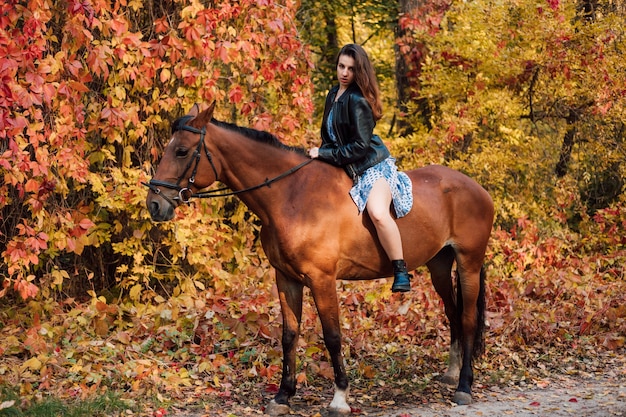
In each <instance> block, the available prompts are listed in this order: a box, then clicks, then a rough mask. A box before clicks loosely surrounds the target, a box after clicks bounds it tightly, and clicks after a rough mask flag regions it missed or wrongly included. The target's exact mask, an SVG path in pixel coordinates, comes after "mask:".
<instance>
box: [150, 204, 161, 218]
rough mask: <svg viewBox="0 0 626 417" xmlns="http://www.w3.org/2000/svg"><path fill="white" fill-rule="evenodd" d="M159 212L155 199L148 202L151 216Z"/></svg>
mask: <svg viewBox="0 0 626 417" xmlns="http://www.w3.org/2000/svg"><path fill="white" fill-rule="evenodd" d="M158 212H159V203H158V202H157V201H153V202H151V203H150V214H152V215H153V216H154V215H155V214H157V213H158Z"/></svg>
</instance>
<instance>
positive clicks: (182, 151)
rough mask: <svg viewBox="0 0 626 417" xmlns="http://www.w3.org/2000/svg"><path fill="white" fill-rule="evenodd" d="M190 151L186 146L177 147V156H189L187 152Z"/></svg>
mask: <svg viewBox="0 0 626 417" xmlns="http://www.w3.org/2000/svg"><path fill="white" fill-rule="evenodd" d="M188 153H189V150H188V149H185V148H178V149H176V157H177V158H184V157H186V156H187V154H188Z"/></svg>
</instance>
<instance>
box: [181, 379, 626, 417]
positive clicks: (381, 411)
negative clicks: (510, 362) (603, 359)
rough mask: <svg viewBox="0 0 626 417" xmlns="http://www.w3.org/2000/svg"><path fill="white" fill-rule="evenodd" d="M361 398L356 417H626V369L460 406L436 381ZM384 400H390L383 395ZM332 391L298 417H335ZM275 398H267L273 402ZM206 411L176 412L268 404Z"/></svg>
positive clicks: (254, 409)
mask: <svg viewBox="0 0 626 417" xmlns="http://www.w3.org/2000/svg"><path fill="white" fill-rule="evenodd" d="M381 393H382V392H381V391H380V390H375V391H374V394H375V395H368V394H363V393H362V392H359V393H358V397H355V396H351V398H350V402H351V406H352V407H353V412H352V415H353V416H377V417H457V416H472V417H475V416H516V417H526V416H546V417H550V416H552V417H560V416H577V417H579V416H593V417H605V416H606V417H609V416H626V369H614V370H610V371H607V372H605V373H603V374H599V375H575V376H555V377H552V378H549V379H545V380H542V381H539V382H536V383H533V384H528V385H524V384H521V385H517V386H504V387H503V386H499V385H490V386H486V385H481V384H479V383H478V384H476V386H475V390H474V397H475V402H474V403H473V404H472V405H469V406H456V405H454V404H452V403H451V402H450V401H449V399H450V398H451V397H452V389H451V388H448V387H447V386H445V385H443V384H441V383H439V382H435V381H433V382H432V383H431V384H430V386H429V387H426V388H425V389H424V390H423V391H422V392H420V393H419V395H406V394H403V395H393V393H389V394H390V395H389V396H387V397H381ZM383 395H384V394H383ZM331 396H332V389H326V390H325V392H324V393H323V394H320V393H319V392H314V391H312V390H310V389H304V390H302V391H301V392H299V394H298V395H297V396H296V397H294V399H293V400H292V413H291V414H290V415H292V416H311V417H330V414H329V413H328V412H327V411H326V410H325V406H326V405H327V404H328V403H329V402H330V399H331ZM270 398H271V397H270V396H267V398H266V400H268V401H269V399H270ZM205 407H206V409H205V410H204V411H201V412H200V411H185V410H170V413H169V414H170V415H176V416H179V417H218V416H219V417H226V416H228V417H230V416H237V417H243V416H256V415H263V404H258V405H256V406H252V405H249V404H241V403H239V404H237V403H235V402H231V403H230V404H229V402H228V401H225V402H223V403H221V404H220V403H214V404H212V405H211V406H205Z"/></svg>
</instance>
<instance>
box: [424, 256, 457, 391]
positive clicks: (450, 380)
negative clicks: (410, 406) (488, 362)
mask: <svg viewBox="0 0 626 417" xmlns="http://www.w3.org/2000/svg"><path fill="white" fill-rule="evenodd" d="M454 256H455V255H454V249H453V248H452V247H451V246H446V247H444V248H443V249H441V250H440V251H439V253H437V255H435V257H433V258H432V259H431V260H430V261H428V263H427V264H426V266H427V267H428V270H429V271H430V276H431V279H432V282H433V286H434V287H435V291H437V294H439V296H440V297H441V300H442V301H443V305H444V309H445V313H446V317H447V318H448V322H449V323H450V355H449V357H448V369H447V370H446V372H445V373H444V375H443V376H442V377H441V381H442V382H444V383H446V384H449V385H456V384H457V383H458V381H459V374H460V372H461V361H462V354H461V322H460V320H459V314H458V313H457V304H456V303H457V300H456V295H455V294H456V291H455V289H454V285H453V282H452V265H453V264H454Z"/></svg>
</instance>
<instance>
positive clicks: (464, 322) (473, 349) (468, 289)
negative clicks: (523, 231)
mask: <svg viewBox="0 0 626 417" xmlns="http://www.w3.org/2000/svg"><path fill="white" fill-rule="evenodd" d="M483 256H484V252H483V253H482V254H481V256H476V255H474V256H470V255H469V254H464V253H457V271H458V274H459V280H458V289H457V291H459V292H460V293H459V295H460V296H459V300H460V302H459V304H460V305H461V306H462V311H461V326H462V335H461V348H462V351H463V363H462V365H461V373H460V376H459V385H458V387H457V389H456V392H455V393H454V398H453V401H454V402H455V403H457V404H459V405H465V404H470V403H471V402H472V383H473V382H474V371H473V369H472V365H473V359H474V356H478V354H480V353H481V350H482V345H483V330H484V312H485V310H484V305H485V288H484V279H485V274H484V269H483V266H482V260H483Z"/></svg>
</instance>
